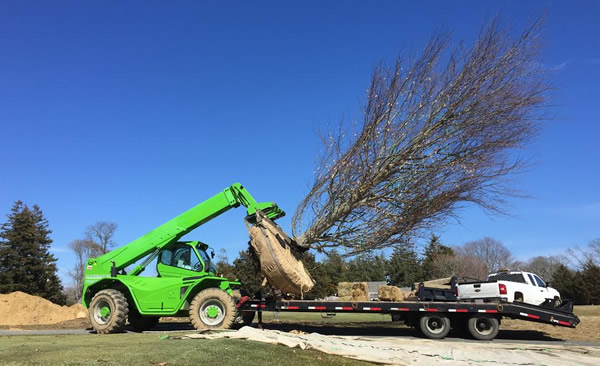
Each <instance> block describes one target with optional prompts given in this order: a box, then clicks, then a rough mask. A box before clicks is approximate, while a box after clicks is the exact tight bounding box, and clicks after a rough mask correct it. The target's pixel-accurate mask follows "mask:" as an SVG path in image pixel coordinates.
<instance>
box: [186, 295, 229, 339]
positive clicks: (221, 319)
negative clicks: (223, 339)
mask: <svg viewBox="0 0 600 366" xmlns="http://www.w3.org/2000/svg"><path fill="white" fill-rule="evenodd" d="M235 313H236V310H235V304H234V302H233V298H232V297H231V296H230V295H229V294H228V293H227V292H225V291H223V290H220V289H218V288H209V289H206V290H202V291H200V292H198V294H197V295H196V296H195V297H194V300H192V303H191V304H190V321H191V322H192V325H193V326H194V328H196V329H198V330H200V329H229V328H231V326H232V325H233V321H234V320H235Z"/></svg>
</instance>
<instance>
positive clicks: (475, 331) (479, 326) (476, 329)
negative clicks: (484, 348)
mask: <svg viewBox="0 0 600 366" xmlns="http://www.w3.org/2000/svg"><path fill="white" fill-rule="evenodd" d="M467 327H468V329H469V333H470V334H471V336H473V338H475V339H477V340H480V341H491V340H492V339H494V338H496V336H497V335H498V332H499V331H500V321H498V319H497V318H494V317H491V316H480V315H475V316H473V317H471V318H469V320H468V321H467Z"/></svg>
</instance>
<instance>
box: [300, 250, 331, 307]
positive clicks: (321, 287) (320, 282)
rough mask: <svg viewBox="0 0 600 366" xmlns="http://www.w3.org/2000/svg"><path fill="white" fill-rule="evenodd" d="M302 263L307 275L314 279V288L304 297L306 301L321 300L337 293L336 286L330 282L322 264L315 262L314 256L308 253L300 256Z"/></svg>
mask: <svg viewBox="0 0 600 366" xmlns="http://www.w3.org/2000/svg"><path fill="white" fill-rule="evenodd" d="M301 260H302V263H303V264H304V268H306V269H307V270H308V273H310V274H311V276H312V277H313V278H314V279H315V286H314V287H313V288H312V290H310V291H309V292H308V293H306V294H305V295H304V299H306V300H314V299H322V298H325V297H327V296H331V295H334V294H335V293H336V292H337V284H334V283H333V282H332V281H331V278H330V277H329V276H328V274H327V270H326V268H325V266H324V265H323V263H322V262H317V260H316V258H315V255H314V254H312V253H309V252H305V253H303V254H302V258H301Z"/></svg>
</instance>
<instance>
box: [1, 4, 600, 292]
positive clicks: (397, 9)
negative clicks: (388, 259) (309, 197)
mask: <svg viewBox="0 0 600 366" xmlns="http://www.w3.org/2000/svg"><path fill="white" fill-rule="evenodd" d="M217 3H223V4H217ZM544 10H547V12H548V18H547V23H546V27H545V30H544V36H545V39H546V48H545V50H544V52H543V57H542V62H543V63H544V65H547V67H548V68H551V69H554V71H553V72H552V83H553V84H554V86H555V88H556V89H555V90H554V91H553V96H552V102H553V103H555V104H556V105H557V107H556V108H555V109H553V115H554V118H553V119H552V120H550V121H545V122H544V123H543V128H542V132H541V134H540V136H539V138H538V139H537V140H536V141H535V143H533V144H532V145H531V146H529V148H528V149H527V150H526V151H525V152H524V155H525V156H526V157H529V158H531V159H532V161H533V162H535V165H533V166H532V168H531V169H530V170H529V171H528V172H526V173H524V174H522V175H520V176H518V177H517V178H516V179H515V180H514V187H515V188H518V189H521V190H523V191H525V192H526V193H528V194H529V195H531V198H529V199H518V200H517V199H515V200H511V206H510V207H509V210H508V212H509V213H510V214H511V216H506V217H489V216H486V215H485V214H484V213H483V212H482V211H481V210H480V209H478V208H473V207H469V208H466V209H464V210H462V211H461V212H460V218H461V222H460V224H459V223H456V222H450V223H448V224H447V225H446V226H445V227H443V228H440V229H439V230H438V231H437V233H439V234H440V235H441V236H442V240H443V242H445V243H446V244H462V243H464V242H466V241H469V240H474V239H478V238H481V237H483V236H492V237H494V238H496V239H499V240H501V241H503V242H504V243H505V244H506V245H507V246H508V247H509V248H510V249H511V250H512V251H513V253H514V254H515V255H516V256H517V257H518V258H521V259H526V258H528V257H530V256H533V255H539V254H556V253H560V252H562V251H563V250H564V249H565V248H567V247H569V246H573V245H576V244H580V245H584V244H586V243H587V242H588V241H589V240H591V239H593V238H596V237H600V190H599V189H598V181H599V180H600V179H599V178H600V171H599V163H598V160H599V158H600V149H599V147H598V141H600V138H599V137H600V124H599V123H598V121H599V119H598V117H599V115H600V113H599V112H598V108H597V107H598V103H599V101H600V98H599V92H598V86H599V85H600V44H599V43H600V41H599V39H600V37H599V36H600V25H599V24H600V23H599V22H598V21H597V15H598V14H599V13H600V4H599V3H597V2H595V1H588V2H568V1H564V2H559V1H552V2H549V1H542V2H527V3H526V4H523V2H519V1H497V2H475V1H472V2H454V1H453V2H449V1H431V2H426V1H425V2H411V3H402V2H396V1H369V2H368V1H364V2H352V1H343V2H342V1H338V2H323V1H318V2H307V1H302V2H300V1H298V2H286V4H282V3H281V2H247V1H228V2H199V1H181V2H167V1H140V2H135V1H85V2H82V1H73V2H64V1H53V2H34V1H31V2H29V1H19V2H9V1H1V2H0V50H1V57H0V127H1V129H0V153H1V156H2V177H1V179H0V213H1V214H3V215H4V214H6V213H8V212H9V209H10V207H11V205H12V202H13V201H15V200H18V199H20V200H23V201H25V202H26V203H28V204H34V203H37V204H38V205H40V206H41V208H42V209H43V210H44V212H45V214H46V216H47V218H48V219H49V221H50V226H51V228H52V229H53V230H54V233H53V235H52V238H53V239H54V244H53V251H54V253H55V255H56V256H57V257H58V258H59V265H60V269H61V275H62V276H63V278H64V276H65V274H66V271H67V270H68V269H69V268H70V267H71V266H72V263H73V257H72V255H71V254H70V253H69V252H68V250H67V249H66V246H67V244H68V243H69V242H70V241H71V240H73V239H77V238H80V237H81V236H82V235H83V232H84V230H85V228H86V226H88V225H90V224H92V223H94V222H96V221H98V220H110V221H114V222H117V223H118V224H119V230H118V231H117V235H116V238H115V239H116V241H117V242H118V243H119V244H126V243H127V242H129V241H131V240H133V239H135V238H137V237H138V236H140V235H142V234H144V233H146V232H147V231H149V230H151V229H153V228H154V227H156V226H158V225H160V224H162V223H163V222H165V221H167V220H168V219H170V218H172V217H173V216H175V215H177V214H179V213H181V212H183V211H184V210H186V209H188V208H190V207H192V206H194V205H195V204H197V203H198V202H200V201H202V200H203V199H205V198H207V197H209V196H211V195H213V194H214V193H216V192H218V191H220V190H221V189H223V188H224V187H226V186H228V185H229V184H231V183H233V182H236V181H240V182H242V183H243V184H244V185H245V186H246V187H247V188H248V189H249V190H250V192H251V193H252V194H253V195H254V196H255V197H256V198H257V199H258V200H261V201H275V202H277V203H278V204H279V205H280V206H281V207H282V208H284V209H285V210H286V211H287V212H288V216H287V217H285V218H284V219H282V220H281V224H282V226H283V227H284V228H286V229H287V228H288V227H289V226H288V225H289V219H290V218H291V215H292V214H293V211H294V209H295V207H296V205H297V203H298V202H299V201H300V200H301V199H302V197H303V196H304V194H305V193H306V191H307V187H308V184H309V183H310V181H311V176H312V174H313V169H314V159H315V156H316V152H317V150H318V149H319V142H318V138H317V135H316V132H317V131H318V130H319V129H323V128H327V126H328V125H335V124H337V123H338V121H340V120H342V119H345V120H350V119H352V118H356V117H357V116H359V113H360V111H359V109H358V105H359V103H360V102H361V101H362V100H363V97H364V92H365V89H366V88H367V86H368V81H369V77H370V73H371V70H372V68H373V66H374V65H375V64H377V63H378V62H379V61H380V60H388V61H391V60H393V59H394V57H395V56H397V55H398V54H399V53H400V52H412V51H418V50H419V49H420V48H421V47H422V46H423V44H424V42H425V41H426V40H427V38H428V37H429V36H430V35H431V33H432V32H433V31H434V30H435V29H437V28H438V27H440V26H444V27H446V28H447V29H449V30H451V31H452V32H453V34H454V36H455V38H456V39H464V40H465V41H466V42H467V43H468V42H470V41H471V40H472V39H473V37H474V36H475V35H476V33H477V32H478V30H479V29H480V27H481V25H482V23H483V21H484V19H489V18H490V17H491V16H493V15H495V14H496V13H497V12H498V11H501V12H502V14H503V16H504V20H505V22H506V24H508V25H511V26H512V27H513V28H514V29H517V30H518V29H520V28H521V27H523V25H524V24H526V22H527V21H528V20H530V19H532V18H534V17H536V16H537V15H538V14H540V13H541V12H542V11H544ZM263 164H268V165H270V166H277V167H279V169H278V170H277V171H265V170H263V169H261V167H262V166H263ZM243 217H244V212H243V210H241V209H238V210H233V211H230V212H228V213H227V214H225V215H223V216H221V217H219V218H217V219H215V220H214V221H212V222H210V223H209V224H207V225H205V226H204V227H201V228H199V229H198V230H196V231H195V232H194V235H193V236H192V237H194V238H197V239H200V240H203V241H205V242H208V243H210V244H212V245H213V246H214V247H216V248H226V249H227V251H228V253H229V256H230V258H232V257H234V256H235V255H236V254H237V252H238V251H239V250H241V249H244V248H245V247H246V243H247V234H246V230H245V227H244V225H243V222H242V219H243ZM67 282H68V281H67Z"/></svg>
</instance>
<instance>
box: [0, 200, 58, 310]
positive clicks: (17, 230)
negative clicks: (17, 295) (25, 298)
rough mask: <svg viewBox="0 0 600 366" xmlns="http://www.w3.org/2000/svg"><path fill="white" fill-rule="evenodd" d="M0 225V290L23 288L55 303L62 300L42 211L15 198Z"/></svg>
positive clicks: (48, 233) (49, 231) (48, 230)
mask: <svg viewBox="0 0 600 366" xmlns="http://www.w3.org/2000/svg"><path fill="white" fill-rule="evenodd" d="M7 217H8V221H7V222H5V223H3V224H2V226H0V293H9V292H13V291H23V292H26V293H28V294H31V295H35V296H41V297H43V298H45V299H48V300H50V301H52V302H54V303H57V304H64V303H65V296H64V295H63V294H62V285H61V283H60V280H59V278H58V275H57V266H56V258H54V256H53V255H52V254H51V253H50V244H52V239H50V234H51V233H52V230H50V229H49V228H48V220H46V218H44V214H43V212H42V210H41V209H40V208H39V207H38V206H37V205H34V206H33V207H32V208H29V207H28V206H27V205H25V204H24V203H23V202H21V201H16V202H15V204H14V205H13V207H12V209H11V213H10V214H9V215H8V216H7Z"/></svg>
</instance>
